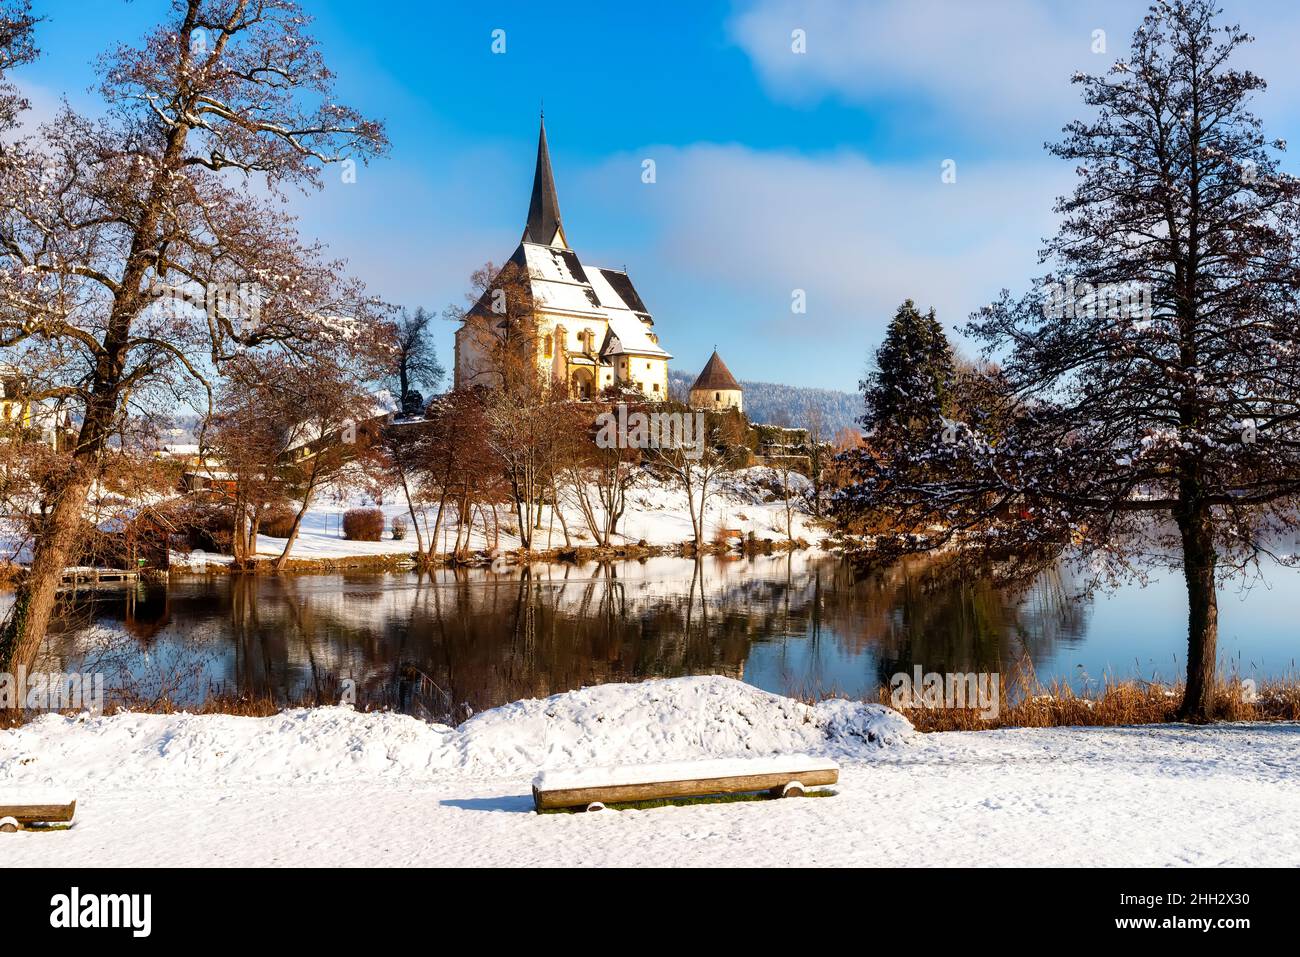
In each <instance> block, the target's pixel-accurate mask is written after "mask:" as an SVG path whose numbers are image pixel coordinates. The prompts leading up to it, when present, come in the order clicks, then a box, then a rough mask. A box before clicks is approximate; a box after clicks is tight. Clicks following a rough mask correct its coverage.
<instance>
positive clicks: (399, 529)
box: [393, 515, 406, 542]
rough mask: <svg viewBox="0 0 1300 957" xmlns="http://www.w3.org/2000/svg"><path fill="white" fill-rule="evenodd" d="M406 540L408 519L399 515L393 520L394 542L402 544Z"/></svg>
mask: <svg viewBox="0 0 1300 957" xmlns="http://www.w3.org/2000/svg"><path fill="white" fill-rule="evenodd" d="M405 538H406V519H404V518H402V516H400V515H398V516H396V517H395V518H394V519H393V541H395V542H400V541H402V540H404V539H405Z"/></svg>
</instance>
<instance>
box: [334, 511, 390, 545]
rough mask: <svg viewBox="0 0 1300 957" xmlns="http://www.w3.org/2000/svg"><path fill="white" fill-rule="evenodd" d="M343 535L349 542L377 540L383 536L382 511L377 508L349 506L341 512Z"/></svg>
mask: <svg viewBox="0 0 1300 957" xmlns="http://www.w3.org/2000/svg"><path fill="white" fill-rule="evenodd" d="M343 537H344V538H346V539H347V540H348V541H350V542H377V541H379V540H380V539H381V538H383V537H384V513H383V511H382V510H381V509H377V508H350V509H348V510H347V511H346V512H344V513H343Z"/></svg>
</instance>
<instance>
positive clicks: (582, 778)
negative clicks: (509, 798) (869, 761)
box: [533, 754, 840, 811]
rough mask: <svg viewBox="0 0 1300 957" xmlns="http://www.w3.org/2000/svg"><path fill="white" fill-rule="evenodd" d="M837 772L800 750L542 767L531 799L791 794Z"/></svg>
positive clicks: (577, 801) (584, 801) (566, 804)
mask: <svg viewBox="0 0 1300 957" xmlns="http://www.w3.org/2000/svg"><path fill="white" fill-rule="evenodd" d="M839 776H840V767H839V765H838V764H836V763H835V762H834V761H828V760H826V759H825V758H813V757H809V756H807V755H802V754H792V755H777V756H772V757H763V758H723V759H713V760H707V761H679V762H675V763H672V764H641V765H625V766H623V767H617V768H584V769H582V770H573V771H543V772H541V773H540V774H538V775H537V777H536V778H534V779H533V804H534V806H535V807H536V809H537V810H538V811H546V810H552V809H555V808H573V807H585V808H587V809H588V810H594V809H597V808H599V807H603V806H604V805H606V804H613V803H619V802H632V801H655V800H661V799H663V798H681V797H704V796H707V795H712V794H747V793H756V792H760V791H767V792H768V793H770V794H771V795H772V796H773V797H792V796H797V795H802V794H803V792H804V790H805V789H807V788H810V787H817V786H820V785H824V784H834V783H835V782H836V781H838V780H839Z"/></svg>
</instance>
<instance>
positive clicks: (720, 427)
mask: <svg viewBox="0 0 1300 957" xmlns="http://www.w3.org/2000/svg"><path fill="white" fill-rule="evenodd" d="M706 421H709V422H710V424H709V425H708V426H706V430H705V434H704V435H703V436H702V437H701V442H700V448H699V450H698V455H696V454H695V453H694V450H686V449H681V448H672V447H669V446H663V447H659V448H654V449H649V450H647V455H648V457H649V460H650V461H651V462H652V463H654V465H655V466H656V467H657V468H659V469H661V470H663V471H664V472H666V473H667V474H668V475H669V476H670V477H672V478H673V479H675V480H676V481H677V483H678V484H679V485H680V486H681V489H682V492H683V493H684V494H685V496H686V510H687V512H688V513H689V514H690V517H691V532H692V535H693V538H694V543H695V550H696V552H697V553H698V552H699V550H700V549H701V548H702V547H703V546H704V542H705V530H706V528H707V524H706V516H707V514H708V507H709V495H710V494H711V493H712V491H713V484H714V482H715V481H716V479H717V478H718V476H719V475H721V474H722V473H723V472H724V471H727V470H728V469H730V468H731V466H732V464H733V463H732V452H731V451H730V449H731V442H730V441H729V440H731V439H734V438H735V436H734V435H733V434H732V428H729V426H730V425H731V422H732V420H731V418H730V417H729V416H721V417H717V418H715V417H712V416H710V417H709V419H708V420H706ZM688 453H690V454H688Z"/></svg>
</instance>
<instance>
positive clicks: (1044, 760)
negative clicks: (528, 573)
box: [0, 677, 1300, 866]
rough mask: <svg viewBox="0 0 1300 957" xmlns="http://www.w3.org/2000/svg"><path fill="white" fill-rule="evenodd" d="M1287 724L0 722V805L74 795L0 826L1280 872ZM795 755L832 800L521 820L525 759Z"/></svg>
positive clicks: (16, 852) (366, 851) (73, 859)
mask: <svg viewBox="0 0 1300 957" xmlns="http://www.w3.org/2000/svg"><path fill="white" fill-rule="evenodd" d="M1298 746H1300V726H1297V725H1295V724H1277V725H1258V724H1257V725H1223V726H1215V727H1205V728H1195V727H1181V726H1159V727H1135V728H1118V729H1097V728H1090V729H1082V728H1061V729H1035V730H1028V729H1027V730H1014V731H1011V730H1009V731H994V732H982V733H949V734H930V735H921V734H917V733H915V732H913V731H912V730H911V728H910V726H909V725H908V724H907V722H906V721H905V720H904V719H903V718H902V717H901V716H900V715H898V714H897V713H895V712H892V711H890V710H888V709H886V708H882V707H880V706H878V705H863V704H857V703H852V702H846V701H831V702H824V703H822V704H820V705H817V706H816V707H810V706H807V705H804V704H801V703H798V702H795V701H792V700H790V699H786V698H781V697H778V696H775V695H770V694H767V693H765V692H762V691H759V690H757V689H755V688H752V687H749V686H748V685H744V684H741V683H739V682H736V681H732V680H729V679H726V678H721V677H697V678H679V679H672V680H666V681H651V682H644V683H641V684H634V685H602V686H600V687H596V688H589V689H585V690H582V691H577V692H569V693H566V694H562V695H557V696H554V697H552V698H548V699H545V700H538V701H522V702H515V703H513V704H510V705H506V706H505V707H502V708H497V709H494V710H492V711H488V712H485V713H483V714H481V715H478V716H477V717H475V718H473V719H471V720H470V721H468V722H466V723H465V724H463V725H461V726H460V727H459V728H455V729H453V728H448V727H442V726H438V725H429V724H425V723H423V722H420V721H418V720H416V719H413V718H409V717H404V716H400V715H395V714H358V713H355V712H353V711H351V710H350V709H346V708H324V709H316V710H299V711H290V712H286V713H284V714H281V715H278V716H276V717H272V718H237V717H230V716H204V717H196V716H191V715H144V714H132V715H115V716H112V717H104V718H91V717H83V718H64V717H59V716H54V715H50V716H45V717H43V718H41V719H39V720H37V721H35V722H33V723H31V724H28V725H26V726H24V727H22V728H19V729H16V730H12V731H6V732H0V803H4V801H5V800H6V799H9V798H13V799H21V798H22V797H23V795H24V794H28V795H30V794H36V793H38V792H39V793H46V794H48V793H49V792H50V791H52V790H57V791H61V792H72V793H74V794H75V795H76V797H77V799H78V807H77V821H76V824H75V826H74V827H73V828H72V829H71V830H68V831H62V832H55V833H46V834H33V833H20V834H8V835H5V834H0V855H2V858H0V859H3V860H4V862H5V864H6V865H9V864H17V865H23V864H28V865H43V866H51V865H88V864H99V865H182V864H199V865H265V864H274V865H308V864H310V865H327V866H336V865H393V866H401V865H457V864H463V865H485V864H506V865H522V864H550V865H583V864H588V865H590V864H617V865H629V864H643V865H655V866H662V865H666V864H676V865H708V864H718V865H725V864H733V865H758V864H770V865H784V864H799V865H848V864H857V865H887V864H895V865H930V864H948V865H962V864H1027V865H1039V864H1041V865H1073V864H1082V865H1092V864H1097V865H1183V864H1196V865H1220V864H1246V865H1295V864H1297V863H1300V830H1297V829H1296V828H1294V827H1293V826H1292V825H1293V822H1294V821H1295V819H1296V817H1297V816H1298V815H1300V785H1298V782H1300V770H1297V764H1296V761H1295V756H1296V753H1297V747H1298ZM776 753H802V754H810V755H815V756H821V757H828V758H833V759H835V760H837V761H838V762H839V763H840V765H841V769H842V771H841V777H840V784H839V785H838V786H837V788H836V790H837V792H838V793H837V795H836V796H835V797H832V798H829V799H822V800H798V799H794V800H786V801H771V802H760V803H750V804H712V805H697V806H691V807H673V808H661V809H656V810H647V811H607V812H601V813H595V814H586V815H583V814H576V815H536V814H534V813H532V801H531V797H530V792H529V785H530V781H531V779H532V777H533V775H534V774H535V773H536V772H537V771H539V770H547V769H551V770H559V769H563V768H571V767H584V766H589V765H593V764H600V765H606V766H611V765H619V764H624V763H629V762H636V763H644V762H664V761H682V760H691V759H706V758H731V757H739V756H745V755H767V754H776Z"/></svg>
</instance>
